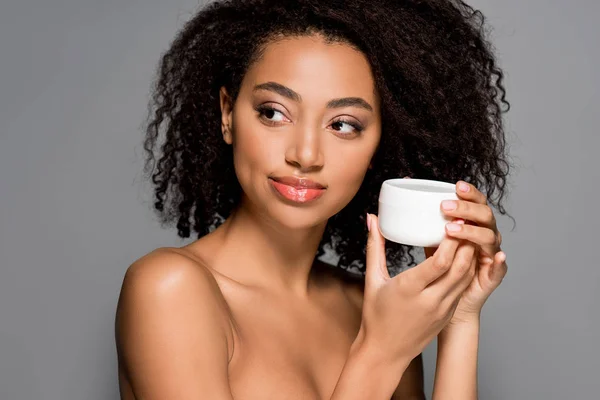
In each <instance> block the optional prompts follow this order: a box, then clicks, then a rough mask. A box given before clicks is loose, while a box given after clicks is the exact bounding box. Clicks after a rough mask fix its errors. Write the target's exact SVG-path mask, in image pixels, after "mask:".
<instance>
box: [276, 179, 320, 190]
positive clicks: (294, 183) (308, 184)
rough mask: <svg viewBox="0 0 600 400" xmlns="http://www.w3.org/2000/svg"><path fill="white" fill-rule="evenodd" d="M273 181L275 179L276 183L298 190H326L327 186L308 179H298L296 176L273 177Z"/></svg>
mask: <svg viewBox="0 0 600 400" xmlns="http://www.w3.org/2000/svg"><path fill="white" fill-rule="evenodd" d="M271 179H273V180H274V181H275V182H279V183H282V184H284V185H288V186H291V187H294V188H296V189H325V186H323V185H321V184H320V183H318V182H315V181H311V180H310V179H307V178H297V177H295V176H281V177H278V176H272V177H271Z"/></svg>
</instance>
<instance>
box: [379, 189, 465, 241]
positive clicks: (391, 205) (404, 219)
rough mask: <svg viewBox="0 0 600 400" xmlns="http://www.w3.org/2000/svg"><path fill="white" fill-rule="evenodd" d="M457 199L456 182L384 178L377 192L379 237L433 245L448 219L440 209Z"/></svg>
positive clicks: (449, 218) (439, 237)
mask: <svg viewBox="0 0 600 400" xmlns="http://www.w3.org/2000/svg"><path fill="white" fill-rule="evenodd" d="M443 200H458V196H457V195H456V185H455V184H453V183H448V182H441V181H433V180H428V179H402V178H399V179H388V180H386V181H384V182H383V184H382V185H381V191H380V192H379V211H378V218H379V230H380V231H381V234H382V235H383V237H385V238H386V239H387V240H391V241H393V242H396V243H402V244H406V245H410V246H419V247H436V246H438V245H439V244H440V243H441V242H442V240H443V238H444V237H445V235H446V229H445V225H446V224H447V223H448V222H450V221H452V219H453V218H452V217H448V216H446V215H445V214H444V213H443V212H442V210H441V209H440V206H441V202H442V201H443Z"/></svg>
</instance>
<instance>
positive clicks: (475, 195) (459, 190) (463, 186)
mask: <svg viewBox="0 0 600 400" xmlns="http://www.w3.org/2000/svg"><path fill="white" fill-rule="evenodd" d="M456 194H457V195H458V196H459V197H460V198H462V199H465V200H470V201H473V202H475V203H479V204H487V197H486V196H485V194H483V193H481V191H479V189H477V188H476V187H475V185H472V184H470V183H469V182H465V181H458V182H456Z"/></svg>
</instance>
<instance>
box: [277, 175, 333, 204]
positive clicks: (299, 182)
mask: <svg viewBox="0 0 600 400" xmlns="http://www.w3.org/2000/svg"><path fill="white" fill-rule="evenodd" d="M269 184H270V185H271V187H272V188H273V189H275V191H276V192H277V193H278V194H279V195H280V196H282V197H283V198H284V199H286V200H289V201H291V202H293V203H298V204H304V203H309V202H311V201H314V200H317V199H318V198H320V197H321V196H322V195H323V194H324V193H325V190H326V188H325V187H324V186H323V185H321V184H319V183H317V182H314V181H311V180H309V179H306V178H297V177H293V176H284V177H270V178H269Z"/></svg>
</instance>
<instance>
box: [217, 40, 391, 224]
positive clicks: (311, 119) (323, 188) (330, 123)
mask: <svg viewBox="0 0 600 400" xmlns="http://www.w3.org/2000/svg"><path fill="white" fill-rule="evenodd" d="M221 111H222V125H223V131H224V134H223V137H224V140H225V141H226V142H227V143H229V144H231V145H232V146H233V155H234V164H235V171H236V174H237V177H238V180H239V182H240V184H241V186H242V189H243V192H244V196H243V200H242V205H243V206H249V207H252V208H253V209H254V210H255V211H257V212H259V213H260V214H262V215H264V216H266V217H267V218H269V219H270V220H272V221H275V222H277V223H279V224H281V225H283V226H285V227H288V228H292V229H299V228H309V227H313V226H316V225H319V224H322V223H323V222H325V221H326V220H327V219H328V218H330V217H331V216H333V215H335V214H336V213H337V212H339V211H340V210H341V209H343V208H344V207H345V206H346V205H347V204H348V203H349V202H350V200H351V199H352V198H353V197H354V195H355V194H356V192H357V191H358V189H359V187H360V185H361V183H362V181H363V178H364V176H365V173H366V171H367V169H368V168H369V164H370V162H371V158H372V157H373V155H374V153H375V150H376V148H377V145H378V143H379V139H380V135H381V120H380V119H381V117H380V105H379V99H378V97H377V94H376V92H375V84H374V80H373V76H372V73H371V69H370V66H369V64H368V62H367V59H366V58H365V56H364V55H363V54H362V53H361V52H359V51H357V50H356V49H354V48H352V47H350V46H349V45H346V44H339V43H336V44H327V43H325V42H324V41H323V39H322V38H321V37H319V36H309V37H293V38H286V39H282V40H278V41H276V42H273V43H271V44H269V45H268V46H267V47H266V49H265V51H264V54H263V56H262V57H261V58H260V59H259V60H258V61H257V62H255V63H254V64H253V65H252V66H251V67H250V68H249V70H248V71H247V73H246V75H245V77H244V79H243V81H242V85H241V88H240V91H239V95H238V98H237V99H236V102H235V104H233V107H231V106H230V105H229V104H228V96H227V92H226V91H225V89H221Z"/></svg>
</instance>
